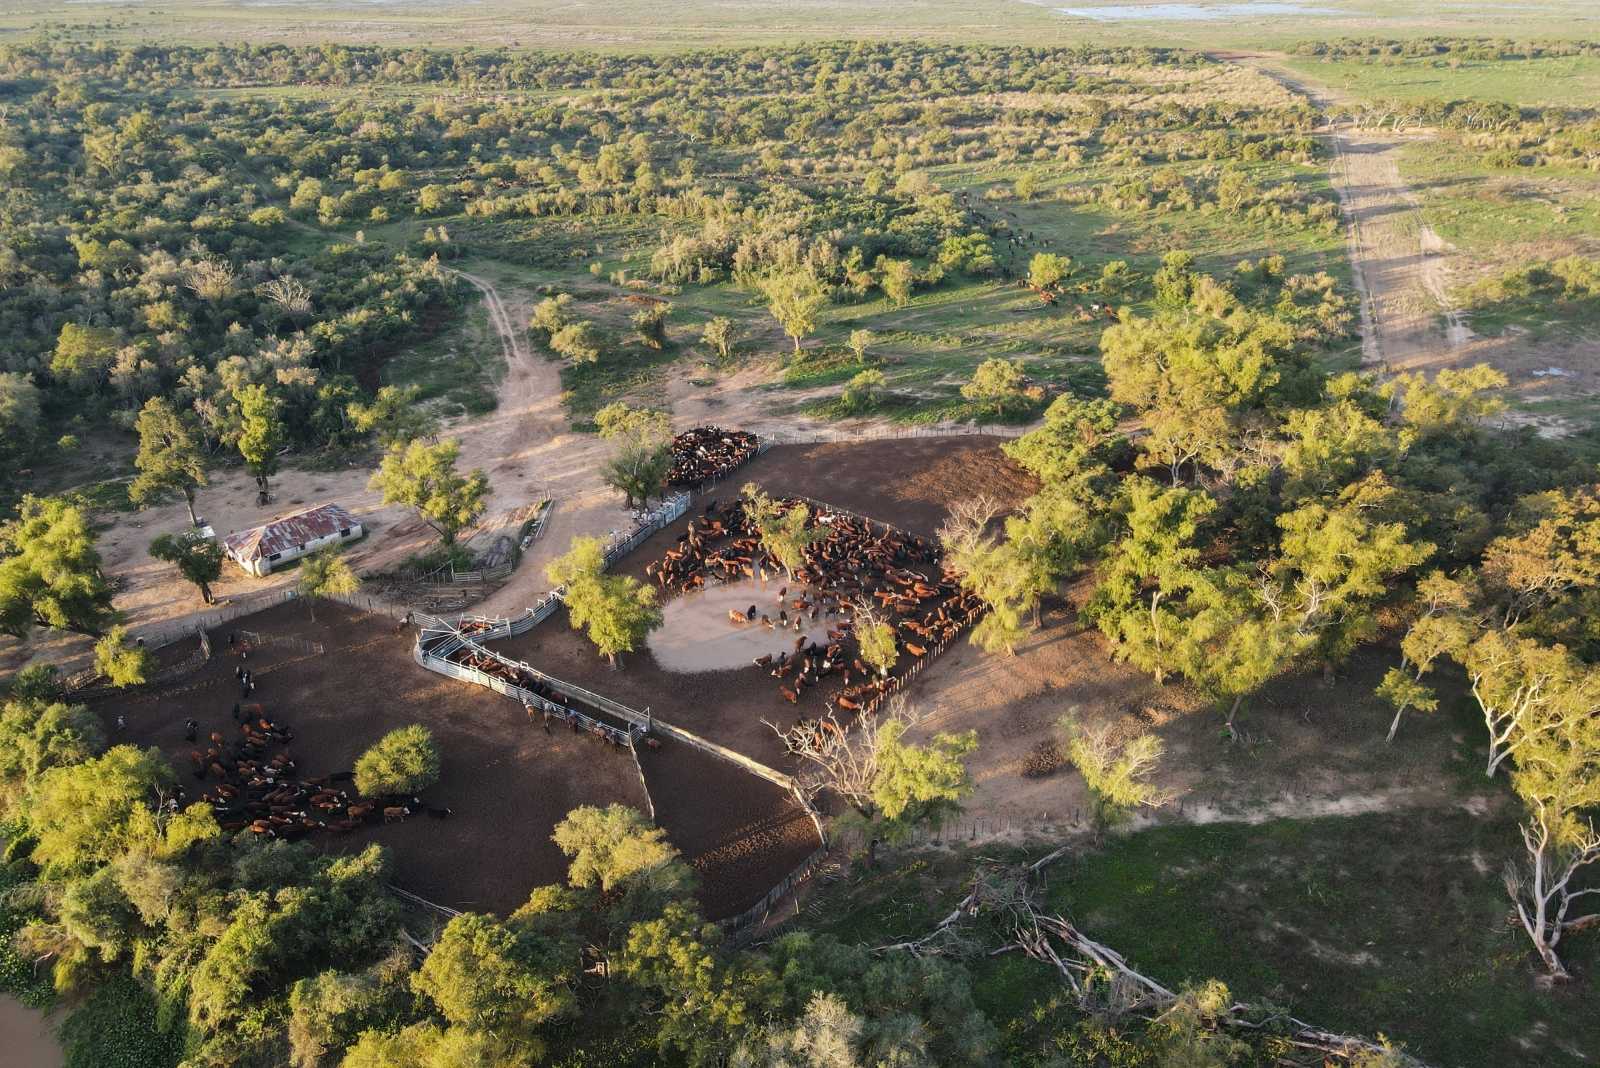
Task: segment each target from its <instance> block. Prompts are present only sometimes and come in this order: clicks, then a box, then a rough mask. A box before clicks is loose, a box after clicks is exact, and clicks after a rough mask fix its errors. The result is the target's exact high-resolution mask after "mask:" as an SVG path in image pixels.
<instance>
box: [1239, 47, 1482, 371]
mask: <svg viewBox="0 0 1600 1068" xmlns="http://www.w3.org/2000/svg"><path fill="white" fill-rule="evenodd" d="M1219 58H1225V59H1227V60H1229V61H1231V62H1234V63H1238V64H1240V65H1242V66H1247V67H1251V68H1253V69H1255V70H1258V71H1260V72H1261V73H1262V74H1265V75H1266V76H1267V77H1269V78H1272V79H1273V80H1274V81H1276V82H1278V83H1279V84H1280V85H1282V86H1284V87H1285V88H1287V89H1289V90H1291V91H1293V92H1297V93H1299V94H1301V95H1303V96H1305V97H1306V98H1307V99H1309V100H1310V101H1311V103H1312V104H1314V105H1315V106H1316V107H1318V108H1319V109H1322V110H1323V111H1326V110H1327V109H1329V108H1331V107H1334V106H1337V105H1340V104H1344V103H1348V99H1347V98H1346V97H1345V96H1344V95H1343V94H1341V93H1339V92H1337V91H1336V90H1333V89H1330V88H1328V87H1326V86H1321V85H1317V84H1313V83H1311V82H1309V81H1306V80H1305V79H1303V78H1301V77H1300V76H1299V75H1298V74H1296V73H1293V72H1290V71H1288V70H1287V69H1286V68H1284V67H1283V66H1282V65H1281V64H1280V63H1279V61H1278V60H1277V58H1276V57H1274V56H1271V55H1262V54H1253V53H1251V54H1244V53H1238V54H1228V55H1226V56H1222V57H1219ZM1324 133H1325V134H1326V136H1327V139H1328V143H1329V145H1330V146H1331V147H1332V149H1333V153H1334V158H1333V163H1332V165H1331V167H1330V172H1331V175H1332V178H1333V184H1334V188H1335V189H1336V190H1337V192H1338V194H1339V202H1340V205H1341V206H1342V208H1343V209H1344V216H1345V220H1346V222H1347V224H1348V226H1347V236H1348V242H1349V247H1350V264H1351V271H1352V274H1353V275H1354V278H1355V284H1356V288H1357V290H1358V291H1359V292H1360V295H1361V299H1362V306H1361V343H1362V358H1363V362H1364V363H1366V364H1368V365H1370V366H1372V367H1376V368H1383V369H1385V370H1393V371H1401V370H1416V369H1421V368H1428V369H1433V368H1435V367H1436V366H1450V365H1453V364H1455V363H1457V362H1459V359H1460V356H1461V355H1462V351H1461V350H1463V349H1465V348H1466V347H1467V346H1468V344H1469V343H1470V342H1471V341H1472V332H1471V330H1469V329H1468V328H1467V324H1466V319H1465V317H1464V316H1463V315H1462V313H1461V311H1460V310H1459V309H1458V308H1456V307H1455V306H1454V305H1453V304H1452V302H1451V299H1450V292H1449V285H1448V260H1449V251H1450V250H1449V246H1447V245H1446V244H1445V242H1444V241H1443V240H1442V239H1441V238H1440V237H1439V235H1438V234H1437V233H1435V232H1434V230H1433V228H1432V227H1430V226H1429V225H1428V224H1427V221H1426V220H1425V219H1424V218H1423V215H1422V210H1421V201H1420V200H1419V199H1418V197H1417V194H1416V191H1415V190H1413V189H1412V188H1411V187H1410V186H1409V185H1408V184H1407V183H1406V181H1405V179H1404V178H1403V177H1402V176H1401V174H1400V156H1401V153H1402V152H1403V151H1404V150H1405V147H1406V145H1407V144H1409V143H1411V142H1414V141H1418V140H1428V139H1430V138H1431V137H1432V136H1433V135H1432V134H1431V133H1429V132H1427V131H1419V132H1415V133H1411V134H1400V133H1396V132H1394V131H1392V130H1365V129H1360V128H1357V127H1356V126H1355V125H1354V124H1352V123H1349V122H1342V123H1338V124H1335V125H1330V126H1329V127H1328V128H1327V129H1326V130H1325V131H1324Z"/></svg>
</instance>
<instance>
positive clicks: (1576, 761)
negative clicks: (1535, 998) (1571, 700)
mask: <svg viewBox="0 0 1600 1068" xmlns="http://www.w3.org/2000/svg"><path fill="white" fill-rule="evenodd" d="M1575 688H1576V689H1578V690H1580V691H1582V690H1586V691H1587V694H1586V697H1587V701H1588V703H1589V712H1588V715H1587V716H1584V715H1581V714H1580V715H1579V716H1578V717H1576V718H1574V719H1572V720H1570V721H1567V722H1565V723H1563V724H1562V725H1561V727H1560V728H1559V729H1556V730H1550V731H1539V732H1536V733H1533V734H1530V735H1528V736H1527V737H1526V739H1525V743H1524V744H1523V745H1522V746H1520V747H1519V750H1518V752H1517V755H1516V771H1515V772H1514V773H1513V775H1512V777H1511V781H1512V786H1513V787H1514V788H1515V790H1516V791H1517V794H1518V796H1520V797H1521V798H1522V800H1523V803H1524V805H1525V806H1526V807H1527V817H1526V819H1525V820H1524V822H1523V826H1522V840H1523V847H1524V850H1525V853H1526V858H1525V860H1524V861H1523V863H1522V864H1520V865H1519V864H1508V865H1507V867H1506V871H1505V887H1506V892H1507V893H1508V894H1509V895H1510V897H1511V900H1512V902H1513V904H1514V905H1515V907H1516V911H1517V919H1518V921H1519V922H1520V923H1521V925H1522V929H1523V931H1524V933H1526V934H1527V936H1528V938H1529V940H1530V941H1531V942H1532V943H1533V946H1534V949H1535V951H1536V952H1538V954H1539V958H1540V960H1542V961H1543V962H1544V966H1545V971H1546V974H1547V975H1548V977H1549V978H1550V980H1551V981H1553V982H1565V981H1566V980H1568V979H1569V978H1570V977H1571V976H1570V975H1569V973H1568V972H1567V968H1566V965H1565V963H1564V962H1563V961H1562V960H1561V957H1560V954H1559V953H1558V952H1557V951H1558V950H1559V949H1560V946H1561V940H1562V936H1563V935H1565V934H1566V933H1568V931H1570V930H1573V929H1575V928H1577V927H1581V926H1587V925H1588V924H1590V923H1593V922H1594V921H1593V920H1592V919H1591V918H1590V916H1593V915H1596V914H1593V913H1591V914H1590V916H1584V917H1574V916H1572V915H1571V910H1572V907H1573V905H1575V904H1576V903H1577V902H1578V901H1579V899H1581V898H1583V897H1585V896H1587V895H1588V894H1590V893H1592V892H1593V891H1592V890H1591V889H1589V888H1588V887H1586V886H1584V885H1583V884H1582V881H1581V879H1580V876H1581V875H1582V873H1583V871H1584V869H1586V868H1588V867H1589V866H1590V865H1592V864H1594V863H1596V862H1597V861H1600V832H1597V831H1596V830H1595V826H1594V820H1593V816H1592V813H1593V812H1594V810H1595V808H1596V807H1600V725H1597V723H1596V721H1595V717H1594V712H1595V710H1596V709H1600V669H1593V668H1591V669H1590V670H1589V679H1588V680H1587V681H1586V682H1583V681H1579V682H1576V687H1575ZM1580 920H1581V921H1583V922H1582V923H1580V922H1579V921H1580Z"/></svg>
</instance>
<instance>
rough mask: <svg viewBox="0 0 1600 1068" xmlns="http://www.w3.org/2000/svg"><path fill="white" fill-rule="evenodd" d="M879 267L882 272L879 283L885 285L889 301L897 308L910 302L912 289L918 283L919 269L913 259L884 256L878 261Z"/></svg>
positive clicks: (885, 293) (884, 292)
mask: <svg viewBox="0 0 1600 1068" xmlns="http://www.w3.org/2000/svg"><path fill="white" fill-rule="evenodd" d="M878 268H879V270H880V271H881V272H882V278H881V280H880V282H879V285H881V286H882V287H883V295H884V296H885V297H887V298H888V300H889V303H891V304H893V305H894V306H895V307H896V308H903V307H905V306H906V305H907V304H910V303H911V291H912V289H913V288H914V287H915V286H916V284H917V269H916V267H914V266H913V265H912V263H911V261H910V260H891V259H889V258H888V257H883V258H882V259H880V260H879V261H878Z"/></svg>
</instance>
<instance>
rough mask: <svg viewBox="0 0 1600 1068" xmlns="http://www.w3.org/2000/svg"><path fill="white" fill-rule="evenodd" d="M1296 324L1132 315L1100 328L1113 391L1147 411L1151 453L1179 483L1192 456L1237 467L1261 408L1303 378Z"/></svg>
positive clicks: (1236, 317)
mask: <svg viewBox="0 0 1600 1068" xmlns="http://www.w3.org/2000/svg"><path fill="white" fill-rule="evenodd" d="M1293 346H1294V336H1293V332H1292V331H1291V330H1290V329H1289V328H1288V327H1287V326H1286V325H1285V324H1283V323H1281V322H1279V321H1278V320H1276V319H1273V318H1271V317H1270V316H1256V315H1250V314H1247V313H1243V312H1240V313H1236V314H1233V315H1230V316H1229V317H1228V318H1226V319H1216V318H1212V317H1209V316H1200V315H1187V314H1184V313H1180V312H1166V313H1162V314H1161V315H1158V316H1157V317H1155V318H1153V319H1141V318H1139V317H1137V316H1129V317H1127V318H1125V319H1124V320H1123V321H1122V322H1120V323H1118V324H1117V325H1116V326H1113V327H1111V328H1110V329H1108V330H1107V331H1106V332H1105V334H1104V335H1103V336H1102V337H1101V341H1100V349H1101V363H1102V365H1103V366H1104V367H1105V371H1106V377H1107V379H1108V380H1109V384H1110V392H1111V399H1112V400H1114V401H1116V402H1118V403H1119V404H1125V405H1128V406H1129V407H1132V408H1134V409H1136V410H1137V411H1139V412H1140V413H1141V414H1142V415H1143V416H1144V421H1145V424H1146V426H1147V427H1148V430H1149V433H1148V434H1146V436H1145V437H1144V439H1143V440H1142V442H1141V446H1142V449H1143V451H1144V453H1145V455H1146V456H1147V457H1148V458H1149V459H1150V460H1151V461H1152V462H1154V463H1159V464H1161V465H1162V466H1164V467H1166V468H1167V469H1168V471H1169V472H1170V473H1171V476H1172V480H1173V482H1174V483H1175V484H1176V483H1177V482H1178V481H1179V479H1180V477H1181V475H1182V471H1183V469H1184V467H1185V466H1186V465H1193V466H1195V467H1197V468H1198V467H1199V466H1206V467H1209V468H1212V469H1215V470H1221V471H1224V472H1225V473H1227V474H1229V475H1230V476H1231V474H1232V472H1233V470H1234V469H1235V468H1237V467H1238V466H1239V461H1238V455H1239V453H1240V451H1241V448H1240V445H1241V441H1242V440H1243V439H1244V437H1245V434H1246V431H1247V430H1248V428H1249V427H1250V426H1251V425H1253V423H1252V420H1253V419H1255V417H1256V416H1257V414H1258V413H1259V412H1260V411H1261V410H1262V409H1263V408H1266V407H1268V406H1269V405H1270V404H1272V403H1276V402H1279V401H1281V400H1282V399H1283V397H1284V394H1285V391H1286V390H1288V389H1289V387H1290V385H1291V384H1294V385H1297V384H1298V383H1300V381H1301V376H1302V370H1303V367H1304V360H1303V358H1302V357H1301V356H1300V355H1299V354H1297V353H1296V352H1295V350H1294V347H1293Z"/></svg>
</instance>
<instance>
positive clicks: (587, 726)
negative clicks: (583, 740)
mask: <svg viewBox="0 0 1600 1068" xmlns="http://www.w3.org/2000/svg"><path fill="white" fill-rule="evenodd" d="M462 633H465V628H464V627H463V628H462ZM444 659H445V660H448V661H450V662H451V663H453V664H460V665H461V666H462V667H465V668H470V669H472V670H473V671H476V672H478V673H479V674H481V675H487V676H489V677H490V678H494V679H499V680H500V681H501V682H505V683H508V684H510V685H512V686H515V687H517V688H518V689H522V690H526V691H528V692H529V693H531V694H533V695H534V696H535V697H537V698H538V699H539V701H538V702H536V703H529V705H528V714H529V716H530V717H532V716H533V714H534V712H535V704H537V705H538V709H537V710H538V711H539V712H541V713H542V715H543V718H544V722H545V724H546V725H547V726H548V724H549V722H550V720H551V719H555V720H557V721H559V722H562V723H565V724H567V725H568V726H569V727H571V728H572V729H573V730H574V731H582V732H586V733H588V734H592V735H594V736H595V737H596V738H599V739H601V740H602V741H607V742H610V743H612V744H613V745H626V744H628V742H627V740H628V737H629V729H628V728H626V727H608V726H606V725H605V724H604V723H602V722H601V721H600V720H599V719H596V718H595V717H593V716H589V715H585V714H584V713H582V712H579V711H578V710H577V709H576V708H573V707H572V703H573V702H572V697H571V696H570V695H569V694H566V693H563V692H562V691H561V690H560V689H559V688H557V687H556V686H554V685H552V684H551V683H550V682H549V681H548V680H547V679H544V678H540V677H539V676H538V675H535V674H533V673H532V672H530V671H527V670H526V669H524V668H522V667H519V666H517V665H515V664H511V663H509V662H507V661H505V660H503V659H501V658H500V657H497V656H495V655H493V654H491V653H488V652H485V651H483V650H482V649H481V648H479V647H476V646H473V645H462V646H460V647H458V648H456V649H453V650H451V651H450V652H448V653H445V654H444ZM524 700H525V701H526V700H529V699H527V698H524Z"/></svg>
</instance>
